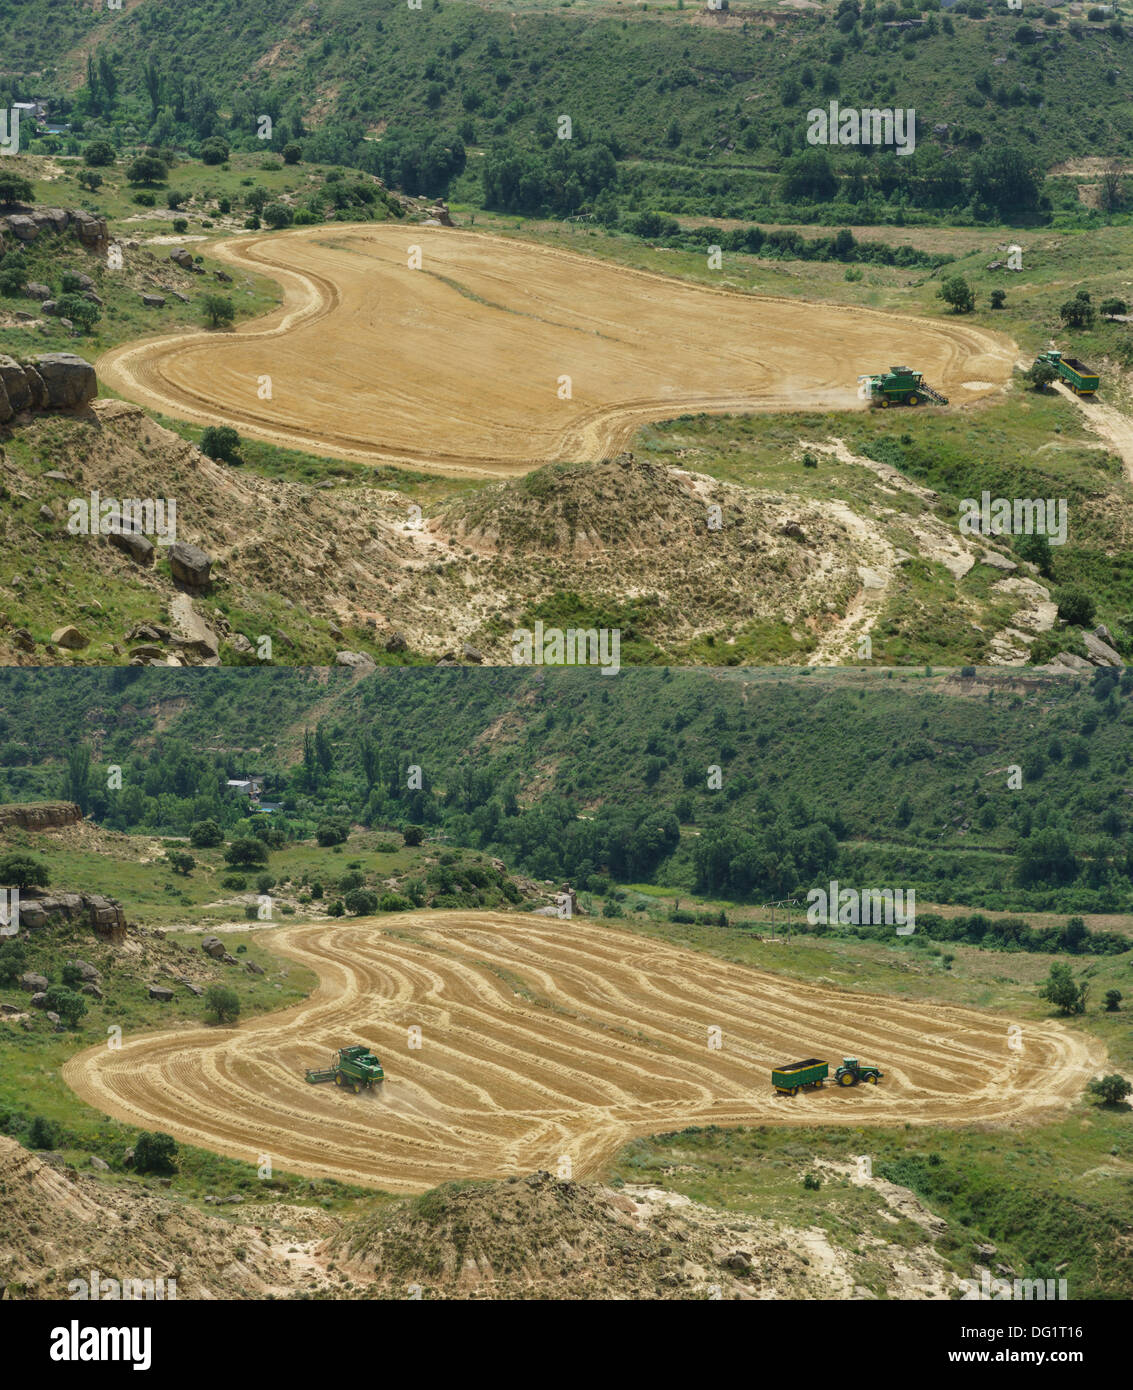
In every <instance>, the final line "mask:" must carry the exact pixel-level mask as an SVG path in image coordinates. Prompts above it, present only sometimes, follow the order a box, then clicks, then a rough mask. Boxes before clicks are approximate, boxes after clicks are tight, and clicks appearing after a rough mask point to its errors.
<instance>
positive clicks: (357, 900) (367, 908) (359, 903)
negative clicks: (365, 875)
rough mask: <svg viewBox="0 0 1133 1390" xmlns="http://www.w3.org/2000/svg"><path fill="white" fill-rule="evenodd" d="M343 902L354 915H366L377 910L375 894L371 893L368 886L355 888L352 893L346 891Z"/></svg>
mask: <svg viewBox="0 0 1133 1390" xmlns="http://www.w3.org/2000/svg"><path fill="white" fill-rule="evenodd" d="M343 904H344V905H345V907H346V910H347V911H348V912H349V913H351V914H352V915H353V916H355V917H368V916H370V914H371V913H374V912H376V911H377V910H378V898H377V894H376V893H371V892H370V890H369V889H368V888H355V889H354V891H353V892H352V893H347V894H346V896H345V897H344V898H343Z"/></svg>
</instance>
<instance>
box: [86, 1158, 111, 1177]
mask: <svg viewBox="0 0 1133 1390" xmlns="http://www.w3.org/2000/svg"><path fill="white" fill-rule="evenodd" d="M90 1166H91V1167H92V1168H96V1169H97V1170H98V1171H99V1172H100V1173H109V1172H110V1164H109V1163H107V1162H105V1161H104V1160H103V1159H101V1158H99V1156H98V1155H97V1154H91V1156H90Z"/></svg>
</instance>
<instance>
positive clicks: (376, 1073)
mask: <svg viewBox="0 0 1133 1390" xmlns="http://www.w3.org/2000/svg"><path fill="white" fill-rule="evenodd" d="M385 1079H386V1074H385V1072H384V1071H383V1070H382V1064H381V1062H379V1061H378V1059H377V1058H376V1057H375V1056H374V1054H373V1053H372V1052H371V1051H370V1049H369V1048H368V1047H341V1048H339V1050H338V1051H337V1052H336V1053H335V1054H334V1056H333V1057H332V1058H331V1062H330V1066H329V1067H326V1068H324V1069H323V1070H321V1071H312V1070H311V1069H310V1067H308V1068H307V1080H308V1081H309V1082H310V1083H311V1084H312V1086H313V1085H315V1084H316V1083H317V1082H319V1081H333V1082H334V1084H335V1085H336V1086H349V1087H350V1088H351V1089H352V1090H353V1091H354V1094H355V1095H357V1094H358V1092H359V1091H361V1090H367V1091H369V1090H372V1089H373V1088H374V1087H375V1086H380V1085H381V1083H382V1082H383V1081H384V1080H385Z"/></svg>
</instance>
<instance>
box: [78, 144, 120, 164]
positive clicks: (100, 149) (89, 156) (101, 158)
mask: <svg viewBox="0 0 1133 1390" xmlns="http://www.w3.org/2000/svg"><path fill="white" fill-rule="evenodd" d="M83 163H84V164H86V165H88V166H89V167H90V168H91V169H106V168H108V167H109V166H110V165H111V164H113V163H114V146H113V145H112V144H111V143H110V141H109V140H92V141H91V143H90V144H89V145H88V146H87V147H86V149H85V150H83Z"/></svg>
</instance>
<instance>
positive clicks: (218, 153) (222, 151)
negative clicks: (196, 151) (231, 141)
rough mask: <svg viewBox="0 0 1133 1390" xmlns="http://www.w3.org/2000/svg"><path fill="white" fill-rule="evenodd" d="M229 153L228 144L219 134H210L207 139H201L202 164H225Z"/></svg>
mask: <svg viewBox="0 0 1133 1390" xmlns="http://www.w3.org/2000/svg"><path fill="white" fill-rule="evenodd" d="M228 154H229V150H228V146H227V144H226V143H225V142H224V141H223V140H222V139H221V138H220V136H219V135H210V136H209V138H208V139H207V140H202V141H201V163H202V164H223V163H224V161H225V160H226V159H227V158H228Z"/></svg>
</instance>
